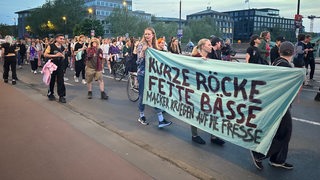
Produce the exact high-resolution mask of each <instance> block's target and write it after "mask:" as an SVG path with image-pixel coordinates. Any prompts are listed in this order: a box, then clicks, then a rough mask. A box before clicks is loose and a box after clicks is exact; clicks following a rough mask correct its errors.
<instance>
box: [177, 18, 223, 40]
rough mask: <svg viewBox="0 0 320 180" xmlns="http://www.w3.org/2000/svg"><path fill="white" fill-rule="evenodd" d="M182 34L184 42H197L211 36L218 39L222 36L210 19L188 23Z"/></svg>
mask: <svg viewBox="0 0 320 180" xmlns="http://www.w3.org/2000/svg"><path fill="white" fill-rule="evenodd" d="M183 33H184V35H183V41H184V42H188V41H189V39H190V40H191V41H193V42H198V41H199V40H200V39H202V38H209V37H210V36H211V35H215V36H217V37H220V36H221V34H222V33H221V32H220V31H219V29H218V27H217V26H216V23H215V21H214V20H212V19H211V18H207V19H202V20H191V21H189V22H188V24H187V26H186V27H185V28H184V32H183Z"/></svg>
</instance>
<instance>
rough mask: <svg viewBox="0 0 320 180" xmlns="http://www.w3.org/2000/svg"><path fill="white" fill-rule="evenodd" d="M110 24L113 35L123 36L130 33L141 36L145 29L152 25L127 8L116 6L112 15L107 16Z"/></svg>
mask: <svg viewBox="0 0 320 180" xmlns="http://www.w3.org/2000/svg"><path fill="white" fill-rule="evenodd" d="M106 22H107V23H108V24H110V30H111V33H112V35H113V36H123V35H125V34H126V33H128V34H129V35H130V36H134V37H139V36H141V35H142V34H143V30H144V29H145V28H146V27H148V26H150V24H149V22H148V21H146V20H144V19H142V18H140V17H138V16H135V15H133V14H132V12H131V11H128V10H127V9H120V8H115V9H114V10H113V11H112V13H111V14H110V16H108V17H107V18H106Z"/></svg>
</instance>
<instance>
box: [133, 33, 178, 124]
mask: <svg viewBox="0 0 320 180" xmlns="http://www.w3.org/2000/svg"><path fill="white" fill-rule="evenodd" d="M147 48H155V49H158V44H157V38H156V33H155V30H154V29H153V28H151V27H148V28H146V29H145V30H144V35H143V37H142V40H141V41H140V43H139V44H138V47H137V55H138V60H137V63H138V71H137V76H138V82H139V101H138V103H139V106H138V107H139V119H138V121H139V122H140V123H141V124H143V125H148V124H149V123H148V122H147V121H146V117H145V115H144V108H145V105H144V104H143V103H142V99H143V91H144V78H145V51H146V50H147ZM155 110H156V112H157V115H158V121H159V125H158V127H159V128H162V127H165V126H169V125H171V124H172V122H171V121H167V120H165V119H164V117H163V115H162V111H161V110H160V109H158V108H155Z"/></svg>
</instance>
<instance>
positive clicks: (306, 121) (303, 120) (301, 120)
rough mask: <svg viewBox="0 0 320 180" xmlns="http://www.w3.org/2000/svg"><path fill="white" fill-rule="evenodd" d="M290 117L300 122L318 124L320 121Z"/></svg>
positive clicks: (319, 124)
mask: <svg viewBox="0 0 320 180" xmlns="http://www.w3.org/2000/svg"><path fill="white" fill-rule="evenodd" d="M292 119H293V120H295V121H300V122H304V123H308V124H312V125H317V126H320V123H318V122H314V121H308V120H305V119H299V118H295V117H292Z"/></svg>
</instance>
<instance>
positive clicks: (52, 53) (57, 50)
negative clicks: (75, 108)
mask: <svg viewBox="0 0 320 180" xmlns="http://www.w3.org/2000/svg"><path fill="white" fill-rule="evenodd" d="M63 43H64V35H63V34H57V35H56V36H55V41H54V43H52V44H50V45H48V47H47V48H46V50H45V52H44V57H46V58H48V59H51V62H53V63H54V64H55V65H57V70H56V71H53V73H52V74H51V80H50V85H49V90H48V95H47V96H48V98H49V100H50V101H54V100H55V99H56V98H55V96H54V85H55V83H56V80H57V91H58V95H59V102H60V103H66V99H65V96H66V87H65V85H64V79H63V76H64V58H65V56H64V47H63V46H62V44H63Z"/></svg>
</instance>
